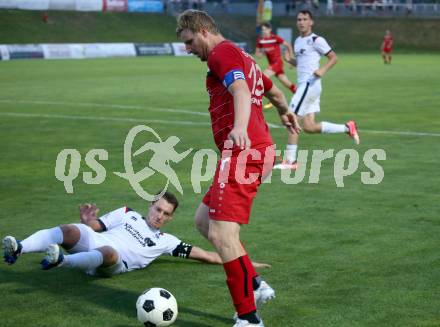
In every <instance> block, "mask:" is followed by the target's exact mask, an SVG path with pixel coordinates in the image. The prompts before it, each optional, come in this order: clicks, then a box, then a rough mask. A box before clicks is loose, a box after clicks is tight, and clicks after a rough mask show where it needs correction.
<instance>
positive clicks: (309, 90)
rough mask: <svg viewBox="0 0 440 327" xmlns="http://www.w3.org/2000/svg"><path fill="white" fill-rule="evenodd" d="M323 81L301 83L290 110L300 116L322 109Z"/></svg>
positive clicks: (291, 101)
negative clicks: (320, 105)
mask: <svg viewBox="0 0 440 327" xmlns="http://www.w3.org/2000/svg"><path fill="white" fill-rule="evenodd" d="M321 90H322V89H321V81H320V80H317V81H314V82H312V83H309V82H306V83H301V84H300V85H299V86H298V89H297V90H296V93H295V94H294V95H293V97H292V100H290V105H289V110H290V111H291V112H294V113H295V114H296V115H298V116H300V117H304V116H305V115H307V114H311V113H315V112H319V111H320V107H319V102H320V98H321Z"/></svg>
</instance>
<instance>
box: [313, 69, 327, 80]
mask: <svg viewBox="0 0 440 327" xmlns="http://www.w3.org/2000/svg"><path fill="white" fill-rule="evenodd" d="M324 74H325V70H324V69H323V68H322V67H321V68H319V69H317V70H315V71H314V72H313V75H314V77H315V78H316V77H317V78H321V77H322V76H324Z"/></svg>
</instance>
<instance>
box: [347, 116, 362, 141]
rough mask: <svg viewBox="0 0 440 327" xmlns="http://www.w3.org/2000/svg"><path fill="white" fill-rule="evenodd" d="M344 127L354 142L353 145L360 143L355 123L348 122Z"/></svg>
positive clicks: (352, 121)
mask: <svg viewBox="0 0 440 327" xmlns="http://www.w3.org/2000/svg"><path fill="white" fill-rule="evenodd" d="M345 125H346V126H347V128H348V135H349V136H350V137H351V138H352V139H353V140H354V143H356V144H359V143H361V139H360V138H359V134H358V131H357V126H356V122H355V121H354V120H350V121H348V122H347V123H346V124H345Z"/></svg>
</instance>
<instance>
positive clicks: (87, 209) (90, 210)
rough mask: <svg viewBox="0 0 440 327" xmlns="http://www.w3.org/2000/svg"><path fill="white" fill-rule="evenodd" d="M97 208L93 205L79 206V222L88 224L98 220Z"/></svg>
mask: <svg viewBox="0 0 440 327" xmlns="http://www.w3.org/2000/svg"><path fill="white" fill-rule="evenodd" d="M98 212H99V208H98V207H96V204H94V203H85V204H81V205H80V206H79V215H80V221H81V223H83V224H88V223H89V222H90V221H92V220H96V219H98Z"/></svg>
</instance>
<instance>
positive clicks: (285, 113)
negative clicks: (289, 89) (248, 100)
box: [264, 84, 301, 134]
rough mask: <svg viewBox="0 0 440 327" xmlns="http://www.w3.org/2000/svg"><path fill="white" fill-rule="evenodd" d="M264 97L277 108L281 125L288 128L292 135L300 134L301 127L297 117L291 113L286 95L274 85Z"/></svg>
mask: <svg viewBox="0 0 440 327" xmlns="http://www.w3.org/2000/svg"><path fill="white" fill-rule="evenodd" d="M264 96H265V97H266V98H268V99H269V101H270V102H271V103H272V104H273V105H274V106H275V108H277V111H278V114H279V115H280V119H281V123H282V124H283V125H284V126H285V127H286V129H287V131H288V132H289V133H292V134H299V133H300V132H301V127H300V126H299V123H298V119H297V117H296V115H295V114H294V113H292V112H289V106H288V104H287V100H286V97H285V95H284V93H283V92H281V90H280V89H279V88H278V87H277V86H276V85H275V84H274V85H273V86H272V88H271V89H270V90H269V91H267V92H266V93H265V94H264Z"/></svg>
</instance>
